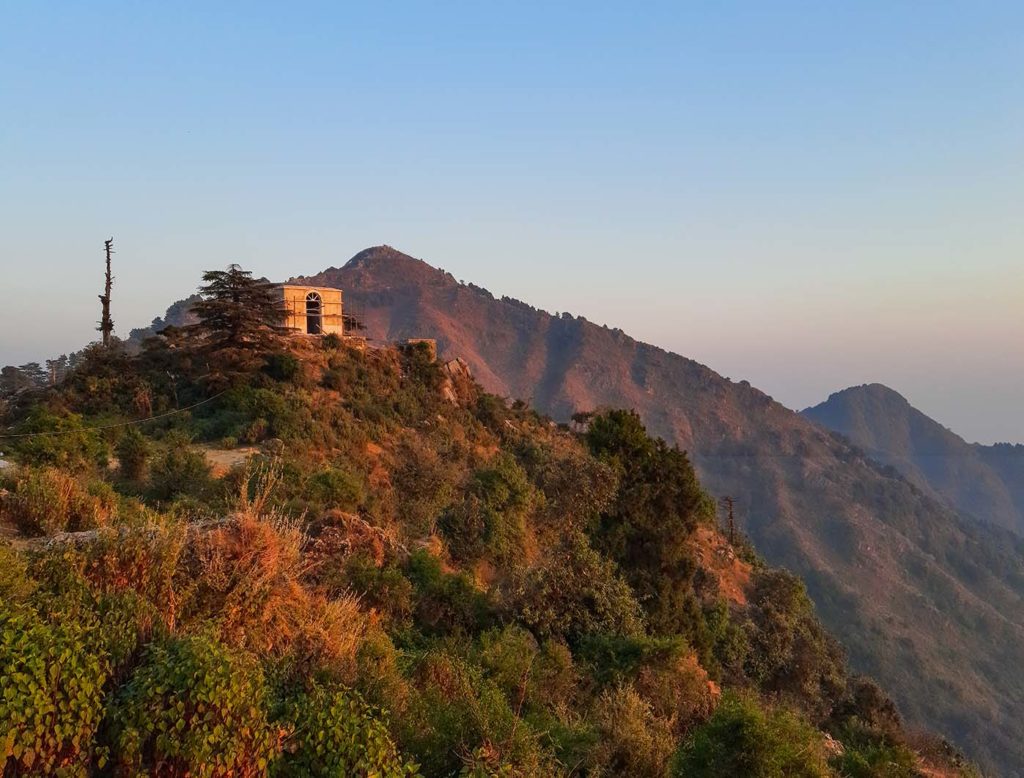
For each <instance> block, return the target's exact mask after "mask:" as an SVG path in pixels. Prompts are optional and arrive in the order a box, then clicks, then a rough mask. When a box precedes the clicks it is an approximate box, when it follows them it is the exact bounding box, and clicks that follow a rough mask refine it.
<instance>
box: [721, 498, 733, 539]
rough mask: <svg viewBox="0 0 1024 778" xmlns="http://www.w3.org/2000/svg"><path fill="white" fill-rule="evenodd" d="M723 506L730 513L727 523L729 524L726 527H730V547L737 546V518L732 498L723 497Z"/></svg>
mask: <svg viewBox="0 0 1024 778" xmlns="http://www.w3.org/2000/svg"><path fill="white" fill-rule="evenodd" d="M722 504H723V505H724V506H725V509H726V510H727V511H728V512H729V514H728V517H727V519H726V521H727V522H728V524H727V525H726V526H727V527H728V532H729V545H736V517H735V516H734V515H733V499H732V497H723V498H722Z"/></svg>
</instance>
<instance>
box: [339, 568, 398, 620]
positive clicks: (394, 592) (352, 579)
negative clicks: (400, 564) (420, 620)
mask: <svg viewBox="0 0 1024 778" xmlns="http://www.w3.org/2000/svg"><path fill="white" fill-rule="evenodd" d="M345 581H346V583H347V586H348V587H350V588H351V589H352V591H353V592H355V593H357V594H358V595H360V598H361V601H362V603H363V605H364V606H365V607H368V608H373V609H375V610H376V611H377V612H378V613H380V614H381V615H382V616H384V617H386V618H388V619H390V620H392V621H395V622H402V621H405V620H406V619H408V618H409V616H410V615H411V613H412V600H413V596H412V595H413V587H412V583H411V582H410V581H409V579H408V578H406V577H405V576H404V575H402V571H401V570H399V569H398V568H397V567H395V566H394V565H390V564H388V565H383V566H381V567H378V566H377V565H376V564H375V562H374V560H373V559H371V558H370V557H369V556H368V555H366V554H365V553H357V554H353V555H352V556H350V557H349V558H348V559H347V560H346V562H345Z"/></svg>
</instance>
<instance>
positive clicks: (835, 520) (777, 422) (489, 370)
mask: <svg viewBox="0 0 1024 778" xmlns="http://www.w3.org/2000/svg"><path fill="white" fill-rule="evenodd" d="M309 279H310V280H311V281H312V282H315V283H324V284H328V285H334V286H340V287H341V288H343V289H344V290H345V296H346V298H345V299H346V300H347V301H348V303H349V304H350V305H351V307H352V309H353V310H357V311H359V312H360V313H361V314H362V315H363V316H364V318H365V322H366V325H367V330H366V333H367V334H368V335H370V336H371V337H375V338H382V339H387V338H403V337H410V336H424V337H433V338H437V340H438V347H439V349H440V353H441V354H442V355H443V356H444V357H445V358H449V359H450V358H453V357H455V356H460V357H462V358H464V359H465V360H466V361H467V362H468V363H469V364H470V366H471V367H472V369H473V372H474V374H475V375H476V376H477V378H478V379H479V380H480V382H481V383H482V384H483V385H484V386H485V387H486V388H487V389H488V390H489V391H492V392H496V393H498V394H501V395H507V396H510V397H521V398H524V399H527V400H528V401H529V402H530V403H531V404H532V405H533V406H535V407H536V408H537V409H538V410H540V411H542V412H544V413H548V414H551V415H552V416H554V417H555V418H556V419H558V420H559V421H566V420H568V418H569V417H570V416H571V414H573V413H575V412H577V411H589V410H593V409H595V408H601V407H614V408H633V409H635V410H636V411H637V412H638V413H639V414H640V417H641V419H642V420H643V422H644V423H645V424H646V426H647V427H648V429H650V430H651V431H652V432H653V433H654V434H657V435H660V436H662V437H664V438H665V439H666V440H667V441H669V442H670V443H673V444H677V445H679V446H680V447H682V448H683V449H685V450H687V451H688V452H689V454H690V457H691V460H692V461H693V463H694V465H695V467H696V469H697V472H698V474H699V475H700V478H701V480H702V482H703V483H704V485H705V486H706V487H707V489H708V490H710V491H711V492H712V494H714V495H715V497H716V498H721V497H725V496H731V497H733V498H734V499H735V504H736V517H737V520H738V521H739V522H740V523H741V525H742V526H743V527H744V528H745V529H746V531H747V532H748V533H749V534H750V536H751V538H752V540H753V541H754V544H755V546H756V547H757V549H758V550H759V551H760V552H761V553H762V554H764V555H765V557H766V558H767V559H768V561H769V562H771V563H772V564H778V565H783V566H785V567H787V568H789V569H791V570H793V571H795V572H797V573H798V574H799V575H800V576H801V578H803V580H804V581H805V582H806V583H807V586H808V590H809V592H810V594H811V597H812V599H813V600H814V601H815V603H816V605H817V607H818V611H819V613H820V614H821V616H822V619H823V620H824V621H825V623H826V624H827V625H828V626H829V628H830V629H831V630H832V631H833V632H834V633H835V634H836V635H837V636H838V637H839V638H840V639H841V640H842V642H843V644H844V645H845V646H846V647H847V649H848V650H849V652H850V657H851V661H852V663H853V665H854V666H855V667H856V668H858V669H860V670H861V671H864V672H869V673H871V674H873V675H876V676H877V677H879V678H880V679H881V680H882V681H883V683H884V685H885V686H886V688H888V689H889V690H890V691H891V692H892V693H893V694H894V696H895V697H896V699H897V700H898V701H899V703H900V706H901V708H902V709H903V710H904V712H905V713H906V714H907V716H908V718H909V719H910V720H912V721H914V722H916V723H919V724H922V725H928V726H930V727H932V728H935V729H938V730H939V731H942V732H943V733H945V734H946V735H947V736H949V737H951V738H953V739H955V740H956V741H957V742H959V743H961V744H963V745H964V746H965V747H966V748H968V749H969V750H970V752H971V754H972V755H975V756H977V757H978V758H979V759H982V760H985V761H987V762H989V763H991V764H994V765H998V768H999V769H1000V770H1001V771H1002V772H1004V773H1010V772H1011V771H1013V770H1018V769H1020V767H1021V765H1024V746H1022V744H1024V725H1022V722H1024V679H1022V678H1021V677H1020V674H1018V673H1014V672H1011V671H1010V668H1013V667H1018V666H1021V665H1022V664H1024V555H1022V551H1021V540H1020V538H1018V537H1014V536H1013V535H1010V534H1009V533H1007V532H1001V531H999V530H998V529H997V528H990V527H985V526H981V525H979V524H978V523H977V522H976V521H974V520H973V519H967V518H962V517H961V516H959V515H957V514H956V513H955V512H954V511H953V510H952V509H950V508H949V507H948V505H946V504H945V503H944V502H942V501H939V500H937V499H934V498H933V497H931V496H929V495H927V494H925V493H922V491H921V490H920V489H917V488H915V487H914V486H913V485H912V484H911V483H908V482H907V481H906V479H904V478H902V477H901V476H900V475H899V474H898V473H897V472H896V471H895V470H893V469H891V468H885V467H883V466H882V465H881V464H879V463H877V462H876V461H875V460H873V459H872V458H871V457H870V456H867V455H866V454H865V453H864V452H863V451H862V450H858V449H857V448H855V447H854V446H851V445H850V444H849V443H848V442H847V441H845V440H844V439H843V438H841V437H839V436H835V435H832V434H830V433H828V432H827V431H825V430H822V429H821V428H820V427H818V426H817V425H816V424H814V423H812V422H811V421H810V420H808V419H805V418H802V417H801V416H800V414H798V413H796V412H794V411H791V410H789V409H787V408H785V407H783V406H782V405H780V404H779V403H777V402H775V401H773V400H772V398H770V397H768V396H767V395H765V394H764V393H763V392H760V391H758V390H757V389H756V388H754V387H752V386H750V385H749V384H748V383H747V382H745V381H738V382H737V381H730V380H728V379H726V378H723V377H722V376H720V375H718V374H717V373H715V372H714V371H713V370H711V369H709V368H708V367H705V366H704V365H700V364H698V363H696V362H694V361H693V360H690V359H686V358H685V357H682V356H679V355H677V354H672V353H669V352H667V351H664V350H662V349H659V348H657V347H655V346H651V345H648V344H645V343H640V342H637V341H635V340H633V339H632V338H630V337H628V336H627V335H626V334H625V333H623V332H622V331H620V330H615V329H609V328H607V327H602V326H599V325H596V324H594V323H591V322H588V321H586V320H585V319H583V318H579V317H574V316H570V315H569V314H562V315H561V316H552V315H551V314H548V313H545V312H544V311H540V310H537V309H536V308H533V307H532V306H530V305H527V304H526V303H523V302H520V301H517V300H513V299H510V298H497V297H495V296H493V295H492V294H491V293H489V292H488V291H487V290H485V289H481V288H480V287H477V286H473V285H472V284H460V283H459V282H458V281H456V279H454V278H453V277H452V276H451V275H450V274H447V273H444V272H443V271H441V270H438V269H436V268H433V267H431V266H430V265H428V264H426V263H425V262H421V261H420V260H417V259H413V258H412V257H409V256H406V255H404V254H402V253H401V252H399V251H396V250H394V249H391V248H388V247H377V248H373V249H367V250H366V251H363V252H360V254H358V255H356V256H355V257H354V258H353V259H352V260H351V261H349V262H348V263H346V264H345V265H344V267H342V268H332V269H328V270H326V271H324V272H322V273H320V274H317V275H315V276H310V277H309ZM693 293H694V294H698V293H699V292H698V291H696V290H694V291H693ZM680 299H681V301H682V304H685V294H683V295H681V298H680ZM707 326H709V327H713V326H714V322H708V325H707ZM758 336H759V335H758V333H754V332H752V333H750V337H751V338H752V339H755V338H757V337H758ZM1009 453H1010V454H1012V451H1011V452H1009ZM1001 461H1002V462H1003V464H1004V465H1005V466H1006V467H1013V466H1015V465H1019V464H1020V462H1021V459H1020V458H1014V457H1012V456H1010V455H1009V454H1008V455H1007V456H1004V457H1003V458H1002V460H1001ZM936 634H942V636H943V638H942V640H941V641H937V640H936V639H935V635H936Z"/></svg>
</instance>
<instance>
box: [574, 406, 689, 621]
mask: <svg viewBox="0 0 1024 778" xmlns="http://www.w3.org/2000/svg"><path fill="white" fill-rule="evenodd" d="M586 441H587V444H588V445H589V447H590V450H591V452H592V453H593V454H594V455H595V456H597V457H599V458H600V459H602V460H603V461H605V462H606V463H607V464H608V465H609V466H611V467H612V468H614V469H615V470H616V471H617V473H618V475H619V490H618V494H617V496H616V498H615V500H614V501H613V503H612V505H611V506H610V507H609V508H608V509H607V510H605V511H604V512H603V513H602V514H601V518H600V521H599V522H598V524H597V525H596V526H595V527H594V529H593V531H592V533H591V537H592V541H593V545H594V548H595V549H597V550H598V551H600V552H601V553H602V554H604V555H605V556H607V557H609V558H610V559H612V560H613V561H614V562H615V563H616V564H618V566H619V568H620V569H621V570H622V571H623V575H624V576H625V577H626V580H627V581H628V582H629V584H630V586H632V587H633V590H634V591H635V592H636V595H637V599H638V600H639V601H640V602H641V603H642V604H643V606H644V610H645V611H646V612H647V616H648V622H649V624H650V626H651V629H652V630H654V631H656V632H661V633H664V634H672V633H677V632H684V633H685V631H686V630H687V627H688V626H689V623H690V622H691V621H692V615H693V613H694V608H693V603H692V589H693V587H692V580H691V579H692V577H693V573H694V571H695V570H696V563H695V561H694V560H693V557H692V551H691V549H690V543H689V537H690V535H691V534H692V532H693V530H694V529H695V528H696V526H697V522H698V521H699V520H700V519H701V518H702V517H705V516H707V515H708V513H709V509H708V506H709V501H708V498H707V496H706V495H705V494H704V491H703V490H702V489H701V487H700V483H699V482H698V481H697V476H696V474H695V473H694V470H693V467H692V466H691V465H690V461H689V459H688V458H687V456H686V454H685V453H684V452H682V451H680V450H679V449H678V448H674V447H669V446H668V445H667V444H666V443H665V441H663V440H661V439H657V440H655V439H652V438H651V437H649V436H648V435H647V432H646V430H645V429H644V427H643V424H642V423H641V422H640V417H639V416H638V415H637V414H636V413H635V412H633V411H609V412H607V413H605V414H602V415H600V416H595V417H594V418H593V419H592V420H591V422H590V427H589V429H588V431H587V435H586ZM688 600H689V601H690V602H689V603H688Z"/></svg>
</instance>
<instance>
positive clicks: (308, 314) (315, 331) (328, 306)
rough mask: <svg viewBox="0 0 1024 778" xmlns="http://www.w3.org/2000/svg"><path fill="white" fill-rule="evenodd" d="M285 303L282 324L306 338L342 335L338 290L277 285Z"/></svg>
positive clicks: (324, 287)
mask: <svg viewBox="0 0 1024 778" xmlns="http://www.w3.org/2000/svg"><path fill="white" fill-rule="evenodd" d="M277 289H278V292H279V294H280V295H281V299H282V301H283V302H284V308H285V321H284V324H285V326H286V327H288V328H289V329H291V330H294V331H295V332H299V333H302V334H305V335H330V334H334V335H344V334H345V317H344V315H343V313H342V299H341V290H340V289H334V288H331V287H328V286H300V285H298V284H280V285H279V286H278V287H277Z"/></svg>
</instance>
